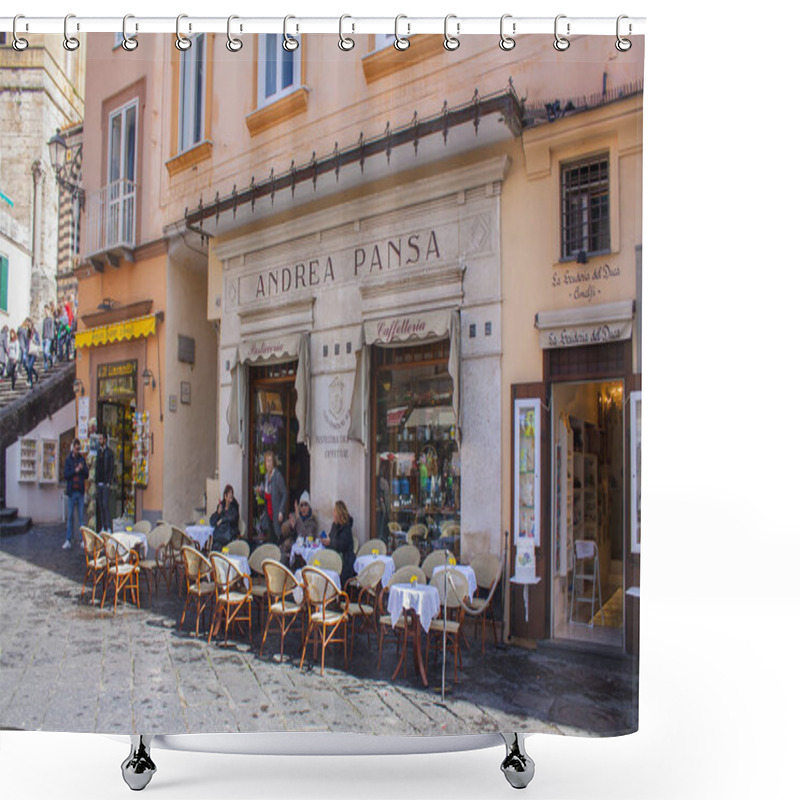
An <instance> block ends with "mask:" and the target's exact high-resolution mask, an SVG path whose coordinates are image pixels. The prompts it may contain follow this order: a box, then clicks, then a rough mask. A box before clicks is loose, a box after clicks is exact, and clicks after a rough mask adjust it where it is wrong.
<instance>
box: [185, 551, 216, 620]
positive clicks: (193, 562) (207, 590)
mask: <svg viewBox="0 0 800 800" xmlns="http://www.w3.org/2000/svg"><path fill="white" fill-rule="evenodd" d="M181 558H182V559H183V574H184V577H185V579H186V601H185V602H184V604H183V614H181V621H180V623H179V624H178V630H180V629H181V628H182V627H183V623H184V620H185V619H186V611H187V610H188V608H189V604H190V603H191V601H192V600H194V612H195V623H194V635H195V636H200V617H201V616H204V615H205V612H206V610H207V609H210V606H211V605H212V604H213V602H214V596H215V585H214V567H213V566H212V564H211V562H210V561H209V560H208V559H207V558H206V557H205V556H204V555H203V554H202V553H201V552H200V551H199V550H197V549H196V548H194V547H189V546H187V545H184V546H183V547H182V548H181Z"/></svg>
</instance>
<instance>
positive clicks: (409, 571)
mask: <svg viewBox="0 0 800 800" xmlns="http://www.w3.org/2000/svg"><path fill="white" fill-rule="evenodd" d="M412 577H413V578H414V580H415V581H416V582H417V583H419V584H426V583H427V582H428V581H427V578H426V577H425V573H424V572H423V571H422V570H421V569H420V568H419V567H416V566H412V565H411V564H409V565H407V566H405V567H400V569H398V570H397V572H395V573H394V575H392V577H391V578H390V579H389V583H388V584H387V585H386V586H384V587H383V589H382V590H381V592H380V594H379V595H378V603H377V605H378V611H377V613H378V669H380V668H381V659H382V658H383V640H384V638H385V637H386V635H387V634H388V635H391V636H394V638H395V645H396V647H395V650H396V652H397V653H398V655H399V653H400V641H401V634H402V640H403V642H404V644H406V643H407V641H408V640H407V634H406V628H407V627H408V626H407V625H406V618H405V616H402V617H400V619H398V620H397V625H396V626H395V627H394V628H393V627H392V617H391V615H390V614H387V613H386V606H385V603H386V600H387V598H388V596H389V587H391V586H394V585H395V584H396V583H412V580H411V578H412Z"/></svg>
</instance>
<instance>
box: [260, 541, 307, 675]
mask: <svg viewBox="0 0 800 800" xmlns="http://www.w3.org/2000/svg"><path fill="white" fill-rule="evenodd" d="M265 547H276V548H277V545H265ZM261 569H262V574H263V575H264V581H265V584H266V597H267V598H268V599H269V610H268V613H267V620H266V623H265V624H264V633H263V635H262V637H261V649H260V650H259V655H262V654H263V653H264V643H265V642H266V641H267V634H268V633H269V629H270V626H271V625H272V620H273V619H276V620H277V621H278V624H279V625H280V632H281V661H283V645H284V641H285V640H286V634H287V633H288V632H289V630H290V628H291V627H292V626H293V625H294V623H295V622H296V621H297V620H298V619H299V620H300V621H301V624H303V613H302V612H303V604H302V603H297V602H295V599H294V594H293V592H294V590H295V588H297V586H298V583H297V579H296V578H295V577H294V575H292V572H291V570H289V569H287V568H286V567H285V566H284V565H283V564H281V562H280V560H279V559H277V558H265V559H264V560H263V561H262V563H261ZM262 614H263V612H262ZM262 619H263V616H262ZM303 638H305V637H303Z"/></svg>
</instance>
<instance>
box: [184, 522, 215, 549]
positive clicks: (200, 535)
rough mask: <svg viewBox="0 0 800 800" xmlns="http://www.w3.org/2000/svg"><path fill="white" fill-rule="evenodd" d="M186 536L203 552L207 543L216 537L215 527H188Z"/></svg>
mask: <svg viewBox="0 0 800 800" xmlns="http://www.w3.org/2000/svg"><path fill="white" fill-rule="evenodd" d="M186 535H187V536H188V537H189V538H190V539H194V541H195V542H197V546H198V547H199V548H200V549H201V550H202V549H203V547H205V544H206V542H207V541H208V540H209V539H210V538H211V537H212V536H213V535H214V526H213V525H188V526H187V527H186Z"/></svg>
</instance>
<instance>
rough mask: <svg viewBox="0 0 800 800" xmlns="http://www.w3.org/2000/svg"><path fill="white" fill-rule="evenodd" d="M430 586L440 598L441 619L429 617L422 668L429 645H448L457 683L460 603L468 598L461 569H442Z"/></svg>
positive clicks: (439, 646) (435, 648) (467, 589)
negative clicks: (430, 619) (429, 624)
mask: <svg viewBox="0 0 800 800" xmlns="http://www.w3.org/2000/svg"><path fill="white" fill-rule="evenodd" d="M431 585H432V586H435V587H436V588H437V589H438V590H439V597H440V598H443V600H442V618H440V619H434V620H432V621H431V626H430V628H429V629H428V643H427V646H426V647H425V670H426V671H427V669H428V653H429V651H430V648H431V644H433V648H434V650H436V651H439V650H442V649H444V648H448V649H449V650H451V651H452V653H453V682H454V683H458V665H459V663H460V662H461V647H460V644H461V624H462V622H463V620H464V604H465V603H466V602H467V600H468V598H469V584H468V582H467V579H466V578H465V577H464V575H463V574H462V573H461V572H458V571H457V570H451V571H447V572H446V571H445V570H442V571H441V572H437V573H436V575H434V576H433V580H432V581H431ZM445 589H446V591H445Z"/></svg>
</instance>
